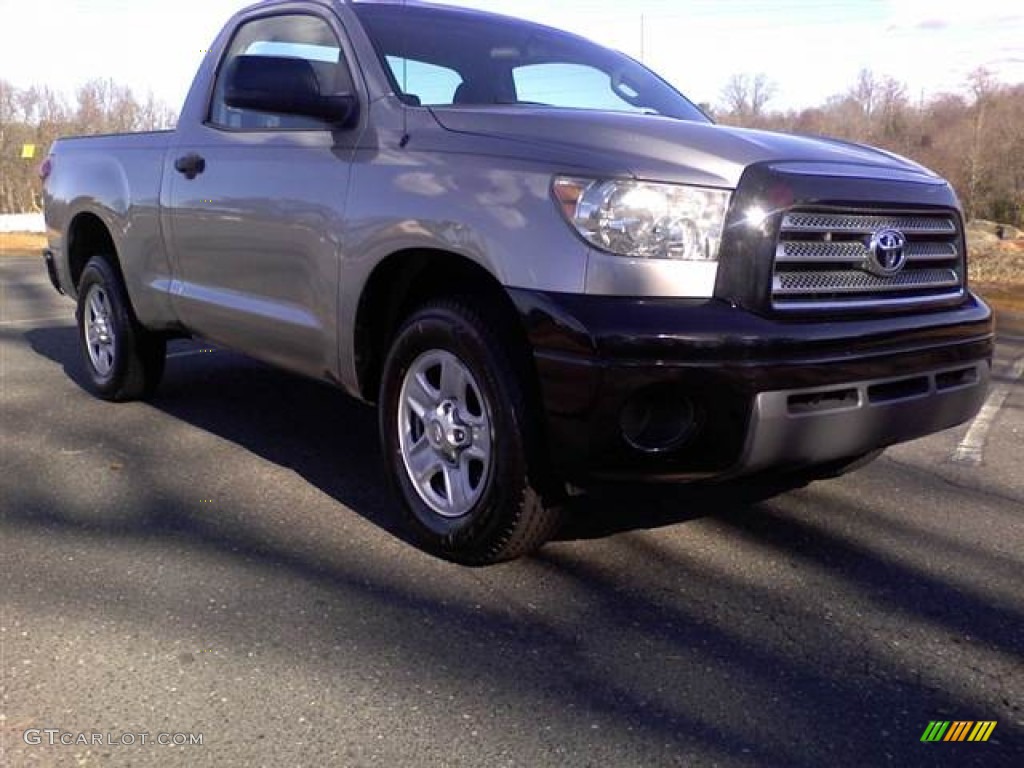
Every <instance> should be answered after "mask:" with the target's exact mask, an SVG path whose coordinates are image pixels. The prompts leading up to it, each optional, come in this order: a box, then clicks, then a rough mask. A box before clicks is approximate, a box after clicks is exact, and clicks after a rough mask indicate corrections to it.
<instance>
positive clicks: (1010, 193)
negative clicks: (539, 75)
mask: <svg viewBox="0 0 1024 768" xmlns="http://www.w3.org/2000/svg"><path fill="white" fill-rule="evenodd" d="M776 91H777V87H776V85H775V84H774V83H773V82H772V81H771V80H770V79H769V78H768V77H767V76H765V75H764V74H757V75H735V76H734V77H732V78H731V79H730V80H729V82H728V83H727V85H726V87H725V88H724V89H723V91H722V103H721V105H720V106H719V107H718V108H714V109H712V110H711V111H712V112H713V114H714V115H715V117H716V118H717V119H718V120H719V121H721V122H723V123H726V124H731V125H741V126H745V127H754V128H767V129H771V130H781V131H789V132H794V133H805V134H816V135H824V136H835V137H838V138H841V139H848V140H851V141H858V142H865V143H868V144H873V145H875V146H879V147H883V148H885V149H888V150H891V151H893V152H897V153H899V154H901V155H905V156H906V157H909V158H911V159H913V160H916V161H917V162H919V163H921V164H923V165H925V166H928V167H929V168H932V169H933V170H935V171H937V172H938V173H940V174H942V175H943V176H944V177H946V178H947V179H949V180H950V181H951V182H952V183H953V186H954V187H955V188H956V190H957V192H958V194H959V195H960V199H961V201H962V202H963V204H964V207H965V209H966V211H967V215H968V217H969V218H983V219H992V220H996V221H1001V222H1004V223H1009V224H1013V225H1015V226H1018V227H1020V226H1024V84H1016V85H1006V84H1003V83H999V82H998V81H996V80H995V79H994V78H993V77H992V75H991V73H989V72H988V71H987V70H985V69H978V70H976V71H974V72H973V73H971V75H970V77H969V78H968V80H967V83H966V84H965V87H964V88H963V89H962V90H961V91H960V92H957V93H943V94H939V95H936V96H932V97H931V98H929V99H927V100H922V99H918V100H915V99H914V98H913V97H912V96H911V94H909V93H908V92H907V88H906V86H905V85H903V84H902V83H900V82H898V81H896V80H893V79H892V78H889V77H880V76H878V75H876V74H874V73H873V72H871V71H868V70H864V71H862V72H861V73H860V75H859V76H858V78H857V82H856V83H854V84H853V86H851V87H850V88H849V89H848V90H846V91H845V92H844V93H840V94H837V95H835V96H833V97H832V98H830V99H828V100H827V101H826V103H825V104H823V105H821V106H819V107H812V108H809V109H802V110H790V111H779V110H772V109H770V106H769V105H770V103H771V100H772V98H773V97H774V96H775V94H776ZM175 119H176V113H175V112H174V111H172V110H171V109H170V108H169V107H168V106H167V105H166V104H164V103H162V102H160V101H157V100H155V99H154V98H153V97H152V96H150V97H148V98H147V99H145V100H141V99H139V98H138V97H136V96H135V94H133V93H132V91H131V90H130V89H129V88H125V87H122V86H119V85H117V84H116V83H114V82H113V81H110V80H93V81H91V82H89V83H86V84H85V85H84V86H82V87H81V88H79V89H78V91H77V93H76V94H75V97H74V99H73V101H68V100H67V99H65V98H64V97H63V96H61V95H59V94H57V93H55V92H54V91H52V90H51V89H49V88H45V87H43V88H26V89H19V88H14V87H12V86H11V85H10V84H9V83H7V82H4V81H3V80H0V213H21V212H27V211H34V210H39V207H40V205H41V188H40V183H39V179H38V176H37V173H36V171H37V168H38V167H39V163H40V162H41V161H42V159H43V158H44V157H45V156H46V152H47V151H48V149H49V146H50V144H51V143H52V142H53V140H54V139H55V138H57V137H58V136H67V135H72V134H94V133H110V132H117V131H142V130H153V129H159V128H167V127H170V126H172V125H173V124H174V121H175ZM26 144H31V145H35V155H34V157H32V158H22V154H23V152H22V149H23V147H24V145H26Z"/></svg>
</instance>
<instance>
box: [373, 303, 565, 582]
mask: <svg viewBox="0 0 1024 768" xmlns="http://www.w3.org/2000/svg"><path fill="white" fill-rule="evenodd" d="M484 317H485V315H484V312H483V311H482V310H481V309H479V308H477V307H475V306H474V304H473V303H472V302H471V301H469V300H452V301H440V302H435V303H432V304H428V305H426V306H424V307H423V308H421V309H419V310H418V311H416V312H415V313H414V314H413V315H412V316H411V317H410V318H409V319H408V320H407V321H406V322H405V324H404V325H403V326H402V328H401V329H400V330H399V332H398V334H397V336H396V338H395V341H394V344H393V346H392V348H391V351H390V353H389V355H388V358H387V361H386V362H385V366H384V372H383V378H382V383H381V394H380V429H381V440H382V443H383V446H384V450H385V457H386V460H387V464H388V470H389V475H390V478H391V480H392V484H393V485H394V487H395V488H396V490H397V492H398V495H399V496H400V497H401V500H402V502H403V507H404V509H405V512H406V515H405V516H406V520H407V522H408V524H409V527H410V529H411V530H412V532H413V533H414V534H415V535H416V538H417V539H418V540H419V541H420V542H421V543H422V545H423V546H424V548H425V549H427V550H429V551H431V552H433V553H435V554H437V555H440V556H441V557H444V558H446V559H449V560H453V561H456V562H461V563H466V564H476V565H481V564H487V563H493V562H498V561H501V560H509V559H512V558H515V557H518V556H520V555H523V554H526V553H528V552H530V551H532V550H535V549H536V548H538V547H540V546H541V545H542V544H543V543H544V542H545V541H547V540H548V539H549V538H550V537H551V536H552V535H553V534H554V533H555V531H556V529H557V526H558V524H559V522H560V519H561V513H560V510H558V509H556V508H553V507H550V506H548V505H546V504H545V502H544V499H543V498H542V495H541V492H540V487H539V486H540V483H539V482H538V477H539V475H538V472H539V469H540V465H539V458H540V457H539V456H536V455H534V454H535V453H536V448H535V447H534V446H536V445H537V443H538V441H537V439H536V438H537V434H536V422H535V418H536V413H534V412H531V411H530V410H529V409H528V408H527V399H526V396H525V390H524V386H523V377H524V376H525V375H527V374H526V372H525V371H517V370H516V369H515V366H514V365H513V362H512V359H513V358H512V356H511V355H510V354H509V351H508V350H509V345H508V344H507V343H503V340H502V339H501V338H499V335H498V334H497V333H496V332H495V330H494V328H495V327H496V325H495V324H494V323H489V322H487V321H486V320H485V319H484Z"/></svg>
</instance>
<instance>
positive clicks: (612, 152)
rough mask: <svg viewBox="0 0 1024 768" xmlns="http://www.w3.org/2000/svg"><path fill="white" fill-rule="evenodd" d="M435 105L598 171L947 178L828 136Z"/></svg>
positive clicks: (457, 118)
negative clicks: (754, 169)
mask: <svg viewBox="0 0 1024 768" xmlns="http://www.w3.org/2000/svg"><path fill="white" fill-rule="evenodd" d="M432 111H433V113H434V117H435V118H436V119H437V121H438V122H439V123H440V124H441V126H442V127H444V128H446V129H447V130H449V131H454V132H457V133H466V134H474V135H480V136H490V137H494V138H501V139H504V140H507V141H518V142H524V143H528V144H533V145H538V146H544V147H545V148H547V149H555V148H563V149H564V150H565V151H566V163H567V165H568V164H574V165H593V164H594V158H602V159H603V161H602V165H606V167H603V168H595V170H597V171H600V172H607V173H609V174H615V173H616V172H622V171H626V172H628V173H629V174H631V175H633V176H635V177H637V178H641V179H647V180H651V181H668V182H676V183H685V184H699V185H703V186H712V187H725V188H730V189H735V188H736V186H737V185H738V183H739V180H740V176H742V174H743V171H744V170H746V168H747V167H748V166H751V165H754V164H756V163H772V164H786V165H791V166H792V168H791V170H793V171H794V172H799V173H815V174H818V175H824V176H864V177H867V178H884V179H888V180H895V181H909V182H916V183H932V184H935V183H944V182H943V181H942V180H941V179H939V178H938V177H937V176H935V174H933V173H932V172H931V171H929V170H927V169H926V168H923V167H922V166H920V165H917V164H916V163H913V162H911V161H910V160H906V159H905V158H902V157H898V156H897V155H893V154H890V153H888V152H883V151H882V150H878V149H873V148H871V147H866V146H862V145H858V144H850V143H846V142H842V141H837V140H832V139H822V138H816V137H810V136H794V135H790V134H781V133H771V132H768V131H754V130H747V129H743V128H731V127H726V126H720V125H713V124H711V123H696V122H689V121H684V120H674V119H671V118H667V117H661V116H657V115H634V114H628V113H618V112H590V111H573V110H566V109H545V108H536V107H522V106H516V107H500V106H497V107H479V108H474V107H450V108H440V109H437V108H435V109H434V110H432ZM574 151H575V152H577V153H581V154H584V155H585V156H586V158H587V159H586V160H580V157H579V156H578V155H575V154H573V152H574Z"/></svg>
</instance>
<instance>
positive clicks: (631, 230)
mask: <svg viewBox="0 0 1024 768" xmlns="http://www.w3.org/2000/svg"><path fill="white" fill-rule="evenodd" d="M553 189H554V195H555V199H557V200H558V202H559V204H560V206H561V208H562V212H563V213H564V214H565V217H566V218H567V219H568V220H569V223H570V224H572V225H573V226H574V227H575V228H576V231H577V232H579V233H580V234H581V235H582V236H583V237H584V238H585V239H586V240H587V241H588V242H590V243H591V244H593V245H594V246H595V247H597V248H600V249H601V250H603V251H608V252H610V253H615V254H618V255H620V256H631V257H634V258H640V259H677V260H681V261H716V260H717V259H718V246H719V245H720V244H721V241H722V228H723V227H724V225H725V212H726V210H727V209H728V208H729V198H730V196H731V193H730V192H729V191H727V190H722V189H709V188H706V187H687V186H682V185H678V184H655V183H652V182H648V181H626V180H608V181H601V180H595V179H579V178H570V177H565V176H559V177H556V178H555V182H554V187H553Z"/></svg>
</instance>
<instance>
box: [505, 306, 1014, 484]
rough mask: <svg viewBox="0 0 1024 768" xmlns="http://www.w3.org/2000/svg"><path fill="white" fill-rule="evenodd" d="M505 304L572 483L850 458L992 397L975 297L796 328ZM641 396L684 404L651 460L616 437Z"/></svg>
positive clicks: (987, 333) (713, 314)
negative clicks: (686, 418) (676, 436)
mask: <svg viewBox="0 0 1024 768" xmlns="http://www.w3.org/2000/svg"><path fill="white" fill-rule="evenodd" d="M510 295H511V297H512V299H513V302H514V303H515V304H516V306H517V308H518V310H519V312H520V316H521V318H522V321H523V323H524V326H525V328H526V331H527V335H528V338H529V341H530V343H531V345H532V347H533V351H534V360H535V363H536V368H537V373H538V379H539V383H540V386H539V399H540V401H541V403H542V406H543V409H544V411H545V426H546V431H547V438H548V443H549V450H550V456H551V460H552V463H553V464H554V467H555V469H556V470H557V471H559V472H560V473H561V474H563V475H565V476H567V477H570V478H574V479H585V478H588V477H646V478H649V479H668V480H686V479H701V478H715V477H728V476H735V475H742V474H747V473H751V472H756V471H760V470H766V469H775V468H786V467H799V466H808V465H813V464H819V463H823V462H828V461H831V460H835V459H844V458H848V457H852V456H856V455H858V454H862V453H866V452H868V451H871V450H874V449H876V448H882V447H885V446H887V445H892V444H895V443H899V442H903V441H906V440H911V439H914V438H917V437H921V436H923V435H926V434H930V433H933V432H937V431H939V430H942V429H946V428H949V427H952V426H955V425H957V424H960V423H963V422H964V421H966V420H968V419H970V418H972V417H973V416H974V415H975V414H976V413H977V411H978V410H979V409H980V407H981V405H982V403H983V401H984V398H985V395H986V391H987V386H988V380H989V368H990V362H991V358H992V349H993V338H994V328H993V320H992V314H991V311H990V310H989V308H988V307H987V306H986V305H985V304H984V303H983V302H981V301H980V300H979V299H977V298H976V297H974V296H971V297H970V298H969V300H968V301H967V302H966V303H965V304H964V305H962V306H960V307H958V308H955V309H946V310H941V311H935V312H928V313H920V314H915V315H902V316H890V317H866V318H856V319H852V320H843V321H816V322H799V321H781V320H774V319H771V318H766V317H762V316H760V315H757V314H754V313H752V312H749V311H746V310H744V309H741V308H739V307H736V306H734V305H731V304H729V303H727V302H724V301H721V300H717V299H708V300H704V299H701V300H689V299H654V300H651V299H629V298H612V297H587V296H577V295H566V294H551V293H539V292H532V291H524V290H512V291H510ZM649 395H650V396H652V397H654V398H655V399H657V400H658V402H660V403H664V402H665V401H666V399H668V400H669V401H671V400H673V399H677V400H678V401H679V402H686V403H688V404H689V406H692V409H690V410H688V411H687V413H688V415H690V416H692V419H691V421H692V425H691V426H692V428H690V429H688V430H687V431H686V432H685V437H684V438H683V439H681V440H679V441H677V442H675V443H671V444H668V445H666V446H664V447H663V448H658V449H657V450H650V449H647V448H639V447H638V446H637V444H636V443H635V442H634V441H632V440H630V439H628V438H627V437H626V436H625V435H624V429H623V424H624V422H623V414H624V412H625V411H626V410H627V409H629V408H631V407H633V404H634V403H636V402H638V401H639V402H643V400H644V398H647V397H648V396H649ZM689 406H688V407H689ZM655 412H656V413H660V411H657V410H656V411H655Z"/></svg>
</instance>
